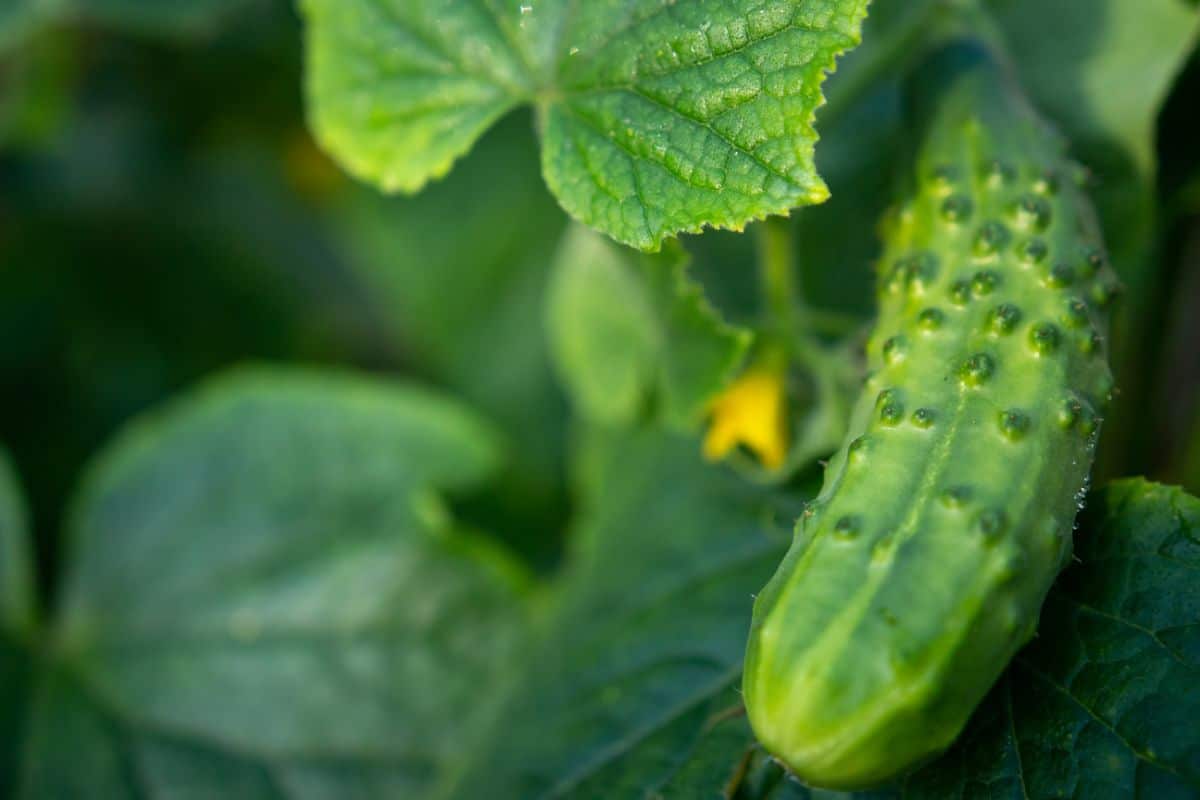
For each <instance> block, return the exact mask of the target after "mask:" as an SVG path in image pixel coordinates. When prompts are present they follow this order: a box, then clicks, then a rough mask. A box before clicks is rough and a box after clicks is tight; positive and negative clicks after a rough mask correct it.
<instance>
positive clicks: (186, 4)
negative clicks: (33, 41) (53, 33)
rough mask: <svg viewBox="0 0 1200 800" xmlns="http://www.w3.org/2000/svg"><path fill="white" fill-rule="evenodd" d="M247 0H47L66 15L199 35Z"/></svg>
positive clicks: (153, 30) (137, 28) (152, 30)
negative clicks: (55, 3)
mask: <svg viewBox="0 0 1200 800" xmlns="http://www.w3.org/2000/svg"><path fill="white" fill-rule="evenodd" d="M250 1H251V0H50V2H57V3H58V4H59V7H60V13H61V14H63V16H64V17H66V18H67V19H73V18H79V19H84V20H87V21H88V22H92V23H99V24H102V25H109V26H112V27H114V28H119V29H127V30H134V31H141V32H145V33H155V34H167V35H175V36H178V35H192V36H194V35H199V34H207V33H211V32H213V31H214V30H215V29H216V27H217V26H218V25H219V24H220V23H221V22H222V21H223V19H224V18H225V17H227V16H229V15H230V14H231V13H232V12H233V11H235V10H237V9H238V8H240V7H245V6H247V5H248V4H249V3H250Z"/></svg>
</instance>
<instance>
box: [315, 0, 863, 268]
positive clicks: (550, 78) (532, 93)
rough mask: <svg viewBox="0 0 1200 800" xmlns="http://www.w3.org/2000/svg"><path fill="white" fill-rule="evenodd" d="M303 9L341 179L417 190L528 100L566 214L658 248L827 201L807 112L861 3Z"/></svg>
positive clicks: (323, 125) (321, 113)
mask: <svg viewBox="0 0 1200 800" xmlns="http://www.w3.org/2000/svg"><path fill="white" fill-rule="evenodd" d="M302 7H303V9H304V11H305V13H306V16H307V18H308V23H309V38H308V42H309V65H310V69H309V78H308V86H309V97H310V102H311V104H312V118H313V123H314V127H315V129H316V131H317V134H318V138H319V139H321V141H322V142H323V143H324V144H325V145H326V147H328V148H329V150H330V151H331V152H332V153H334V154H335V155H336V156H337V157H338V159H339V160H340V161H342V162H343V163H344V164H345V165H346V167H347V168H348V169H349V170H350V171H351V172H352V173H354V174H355V175H357V176H358V177H360V178H363V179H365V180H369V181H372V182H375V183H377V184H379V185H380V186H381V187H383V188H384V189H385V190H388V191H397V190H398V191H405V192H415V191H417V190H419V189H420V188H421V187H422V186H424V185H425V183H426V182H427V181H429V180H430V179H431V178H437V177H440V176H442V175H444V174H445V173H446V172H448V171H449V170H450V168H451V166H452V165H453V163H454V161H455V160H457V159H458V158H460V157H461V156H462V155H463V154H465V153H466V152H467V151H468V150H469V149H470V148H471V146H472V145H473V144H474V142H475V140H476V139H477V138H479V136H480V135H481V134H482V133H483V131H485V130H486V129H487V128H488V127H489V126H490V125H491V124H492V123H493V122H495V121H496V120H497V119H499V118H500V117H501V116H503V115H504V114H505V113H506V112H508V111H510V110H512V109H513V108H515V107H517V106H518V105H522V104H525V103H532V104H535V105H536V106H537V108H538V112H539V121H540V124H541V127H542V129H543V131H544V142H543V145H544V146H543V151H542V165H543V172H544V174H545V176H546V181H547V183H548V184H549V186H550V187H551V189H552V190H553V192H554V194H555V195H556V196H557V197H558V199H559V201H560V202H561V203H562V204H563V207H564V208H566V209H567V211H569V212H570V213H571V214H572V215H573V216H575V217H577V218H578V219H580V220H581V221H583V222H585V223H587V224H588V225H591V226H593V227H596V228H598V229H599V230H601V231H603V232H605V233H607V234H609V235H611V236H613V237H614V238H616V239H617V240H618V241H621V242H623V243H626V244H630V245H634V246H637V247H641V248H643V249H658V246H659V245H660V243H661V242H662V240H663V239H664V238H665V237H667V236H671V235H673V234H675V233H678V232H681V231H692V232H696V231H699V230H701V229H702V228H704V227H705V226H709V225H711V226H714V227H722V228H733V229H740V228H742V226H744V225H745V224H746V223H747V222H748V221H750V220H752V219H758V218H762V217H765V216H767V215H768V214H783V213H787V212H788V211H789V210H790V209H791V208H792V207H794V206H797V205H804V204H809V203H815V202H820V201H821V200H823V199H825V197H826V196H827V191H826V189H825V186H824V184H823V183H822V182H821V180H820V178H819V177H817V174H816V171H815V169H814V167H813V163H812V157H813V147H814V145H815V143H816V132H815V131H814V130H813V127H812V117H813V112H814V110H815V109H816V107H817V106H818V105H819V104H820V102H821V92H820V85H821V81H822V79H823V77H824V74H825V73H826V72H828V71H832V69H833V66H834V61H835V58H836V56H837V55H839V54H840V53H842V52H844V51H845V50H848V49H850V48H852V47H854V45H855V44H857V43H858V38H859V32H858V28H859V23H860V21H861V19H862V17H863V15H864V13H865V10H866V0H782V1H781V2H777V3H774V4H772V5H769V6H764V5H762V4H760V3H756V2H751V0H739V1H738V2H732V3H731V2H718V1H717V0H688V1H687V2H681V3H671V4H669V5H667V6H663V5H662V4H661V3H660V2H657V0H637V2H634V3H632V4H631V3H628V2H624V0H622V1H621V2H617V0H605V2H591V3H587V4H572V3H567V2H562V0H543V1H542V2H530V3H526V4H516V3H513V4H508V5H502V4H500V3H496V2H494V0H486V1H485V2H484V3H482V4H479V3H467V2H462V1H461V0H460V1H459V2H451V3H441V4H437V3H426V2H415V3H414V2H394V1H392V0H386V1H385V2H383V3H380V2H375V1H374V0H306V1H305V2H304V3H303V6H302ZM664 9H665V10H664Z"/></svg>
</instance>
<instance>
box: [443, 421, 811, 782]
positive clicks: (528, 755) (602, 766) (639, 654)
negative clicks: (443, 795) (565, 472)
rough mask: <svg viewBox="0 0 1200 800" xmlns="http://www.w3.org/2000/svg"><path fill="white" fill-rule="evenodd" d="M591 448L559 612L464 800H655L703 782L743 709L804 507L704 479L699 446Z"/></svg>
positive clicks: (667, 439)
mask: <svg viewBox="0 0 1200 800" xmlns="http://www.w3.org/2000/svg"><path fill="white" fill-rule="evenodd" d="M591 435H592V436H593V437H594V438H598V439H599V441H598V442H591V443H589V444H588V446H587V447H586V450H587V452H586V453H585V454H584V457H583V458H582V461H581V467H582V471H581V473H580V476H579V477H580V479H581V481H580V484H579V485H580V489H581V493H582V500H581V502H582V517H581V518H580V520H579V524H578V527H577V529H576V530H575V531H574V534H575V537H574V540H573V541H574V545H575V550H574V552H573V560H572V561H571V563H570V564H569V565H568V568H567V571H566V573H565V575H564V576H563V580H562V585H561V589H562V591H561V594H560V595H559V596H558V597H557V601H558V603H557V606H556V608H555V614H554V616H553V619H552V620H551V622H550V624H549V625H548V626H547V629H546V630H545V631H544V632H543V638H542V640H541V642H540V644H539V645H537V646H536V647H535V648H533V649H532V650H531V651H530V652H529V653H528V657H527V660H526V662H525V668H524V670H523V671H522V672H521V673H520V675H519V682H518V684H517V685H516V686H515V688H514V691H513V692H512V694H511V695H510V696H509V697H508V699H507V701H506V702H505V703H504V704H503V705H502V706H501V707H500V708H499V710H498V712H497V713H496V714H495V715H494V717H493V719H492V724H491V726H490V735H488V736H486V737H485V738H484V740H483V741H482V742H481V743H480V744H478V745H477V746H473V747H471V748H469V750H468V751H467V752H468V753H469V754H470V759H469V764H467V765H466V767H465V770H464V774H462V775H460V776H458V779H457V780H455V781H454V782H453V787H454V791H453V792H451V793H452V794H454V795H455V796H458V797H464V798H465V797H488V798H497V799H498V800H502V799H503V798H509V797H512V798H521V800H532V799H533V798H539V797H563V796H571V797H606V798H619V797H646V796H648V795H652V794H653V793H654V792H655V791H656V790H662V789H664V787H666V786H669V785H670V784H671V782H672V781H675V780H678V781H681V782H682V781H685V780H688V781H693V780H694V775H692V770H693V767H690V766H688V764H687V762H688V759H689V755H690V754H691V753H692V752H693V748H694V747H695V746H696V744H697V741H698V740H699V739H700V738H701V736H702V733H703V731H704V729H705V724H706V721H707V720H709V719H710V718H712V717H713V716H714V715H719V714H721V713H722V712H725V711H726V710H727V709H728V708H729V706H730V705H731V700H732V696H733V693H732V692H731V689H732V687H734V686H735V685H736V683H737V680H738V676H739V673H740V670H741V660H742V650H743V648H744V646H745V639H746V634H747V631H748V629H749V610H750V605H751V602H752V594H753V592H755V591H757V590H758V589H759V588H760V587H761V586H762V584H763V583H764V582H765V581H766V579H767V577H768V576H769V574H770V572H771V570H772V569H773V568H774V567H775V565H776V564H777V563H778V561H779V558H780V557H781V554H782V553H783V551H784V549H785V548H786V545H787V539H788V531H789V530H790V527H791V521H792V520H793V519H794V518H795V515H796V513H797V512H798V510H799V509H798V506H799V503H798V501H796V500H794V499H792V498H789V497H787V496H785V495H781V494H772V493H769V492H767V491H765V490H763V489H761V488H759V487H756V486H754V485H751V484H747V483H746V482H744V481H742V480H740V479H738V478H737V477H736V476H735V475H734V474H733V473H731V472H730V471H728V470H726V469H724V468H722V467H713V466H710V465H705V464H704V463H703V462H701V461H700V458H699V455H698V452H699V447H698V445H697V443H696V442H695V441H694V440H692V439H687V438H677V437H673V436H669V435H667V434H664V433H655V432H652V431H641V432H636V433H629V434H619V435H617V434H602V433H598V432H595V431H593V432H592V434H591ZM740 756H741V753H740V752H737V753H735V754H733V755H732V756H731V758H730V760H729V761H728V762H727V763H710V764H705V765H702V766H703V769H704V770H705V771H706V772H707V771H708V770H711V772H712V774H716V773H719V772H723V773H725V774H731V773H732V770H733V768H734V767H735V766H736V762H737V760H738V759H739V758H740Z"/></svg>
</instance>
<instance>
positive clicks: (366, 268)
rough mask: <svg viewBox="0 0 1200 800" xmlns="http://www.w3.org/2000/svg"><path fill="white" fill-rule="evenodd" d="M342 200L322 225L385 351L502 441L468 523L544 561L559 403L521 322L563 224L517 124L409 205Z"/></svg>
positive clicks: (558, 500)
mask: <svg viewBox="0 0 1200 800" xmlns="http://www.w3.org/2000/svg"><path fill="white" fill-rule="evenodd" d="M480 184H485V185H488V186H490V187H493V188H492V190H490V191H489V192H487V193H483V192H480V191H478V187H479V186H480ZM343 195H344V196H341V197H338V198H336V205H335V206H334V207H333V214H332V216H333V218H334V224H333V227H334V228H335V231H336V234H337V238H338V243H339V245H340V250H341V252H344V253H346V254H347V255H348V257H347V261H348V264H349V267H350V268H351V270H352V271H353V273H354V276H355V277H357V278H358V280H359V281H360V282H361V284H362V287H361V289H362V291H361V292H359V294H361V295H362V296H363V298H364V299H365V300H366V301H367V302H368V303H369V304H370V309H371V312H372V313H371V316H373V317H378V318H379V319H380V320H381V321H382V322H383V323H384V325H383V327H384V329H385V330H384V333H385V334H389V335H387V336H384V337H381V338H382V339H383V340H384V342H385V344H386V345H387V346H388V347H390V348H394V349H395V350H397V351H399V353H400V354H401V356H402V358H403V361H404V364H405V367H406V369H408V370H409V371H412V372H416V373H418V374H421V375H423V376H427V377H428V378H429V379H430V380H434V381H437V382H438V383H440V384H442V385H445V386H447V387H449V388H450V389H451V390H453V392H454V393H455V394H456V395H458V396H461V397H463V398H464V399H466V400H467V401H469V402H470V403H471V404H472V406H474V407H476V408H478V409H480V410H481V411H483V412H484V413H486V414H487V415H488V417H489V418H491V419H493V420H495V421H496V422H497V423H498V424H499V425H500V426H501V427H502V428H503V429H504V432H505V433H506V434H507V436H506V438H507V439H508V441H509V443H510V445H511V446H510V447H509V448H508V449H507V453H506V455H507V457H508V463H507V468H506V469H505V470H504V474H503V478H502V480H501V481H500V482H499V483H498V484H497V485H496V487H495V491H494V492H491V493H489V494H490V495H493V496H494V497H495V498H496V502H495V503H494V504H493V505H492V506H491V507H488V508H486V509H480V513H479V514H477V515H476V517H477V518H480V519H485V520H486V521H487V524H488V525H489V526H503V530H502V531H497V530H494V529H493V527H489V530H492V531H493V532H496V533H498V534H499V533H503V535H504V536H505V537H506V539H507V540H509V541H512V542H513V543H514V544H516V545H518V546H519V547H520V549H521V551H522V552H523V553H528V554H530V555H531V557H533V558H534V559H535V560H539V561H543V562H544V561H546V560H547V557H546V555H545V554H546V552H547V551H548V550H552V549H553V546H554V545H555V543H556V542H557V541H558V536H557V533H558V530H559V525H560V520H559V516H560V514H561V513H562V512H563V509H564V507H565V505H566V499H565V489H564V486H563V478H562V475H563V472H564V468H563V461H564V452H565V439H566V417H567V404H566V402H565V398H564V397H563V395H562V391H561V389H560V388H559V386H558V384H557V381H556V380H555V376H554V372H553V369H552V367H551V363H550V361H551V360H550V354H549V348H548V342H547V339H546V337H545V335H544V332H543V331H542V329H541V326H539V325H537V324H531V320H537V319H538V317H539V316H540V315H541V313H542V307H543V304H544V295H545V292H546V284H547V282H548V278H549V275H550V263H551V261H552V260H553V256H554V252H555V248H556V246H557V245H558V241H559V238H560V236H561V232H562V230H563V227H564V223H565V222H566V218H565V215H564V214H563V213H562V212H561V211H560V210H559V208H558V206H557V205H556V204H555V203H554V200H553V198H551V197H550V195H549V193H548V192H547V191H546V187H545V184H544V183H543V182H542V180H541V178H540V177H539V176H538V174H537V147H536V143H535V142H534V137H533V130H532V128H531V126H530V124H529V119H528V117H527V116H526V115H524V114H518V115H514V116H513V117H510V118H508V119H506V120H504V121H503V122H502V123H501V124H500V125H498V126H496V127H495V128H494V129H493V130H491V131H489V132H488V134H487V135H485V136H484V138H483V140H482V141H480V143H479V145H478V146H477V147H476V148H475V150H474V151H473V152H472V153H471V154H470V156H468V158H467V160H466V162H465V163H464V165H463V169H461V170H458V171H456V172H455V173H454V174H453V175H451V176H450V177H449V178H448V179H447V180H445V181H443V182H441V183H438V184H436V185H434V186H430V187H429V188H428V189H427V190H426V191H425V192H422V193H421V194H420V195H419V196H418V197H384V196H382V195H380V194H379V193H377V192H375V191H371V190H369V189H363V188H359V187H355V188H354V190H353V191H349V192H345V193H343ZM500 361H502V368H495V364H497V363H499V362H500Z"/></svg>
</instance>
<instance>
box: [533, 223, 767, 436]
mask: <svg viewBox="0 0 1200 800" xmlns="http://www.w3.org/2000/svg"><path fill="white" fill-rule="evenodd" d="M547 329H548V332H549V336H550V341H551V346H552V348H553V351H554V355H555V360H556V362H557V366H558V370H559V373H560V374H561V375H562V378H563V382H564V384H565V385H566V387H567V389H568V391H569V392H570V393H571V395H572V399H573V400H574V401H575V405H576V407H577V408H578V410H579V411H580V412H581V413H583V414H584V415H585V416H588V417H590V418H592V419H595V420H598V421H600V422H604V423H629V422H631V421H633V420H634V419H635V418H637V416H638V415H639V413H641V412H643V411H644V410H645V408H646V406H647V404H648V401H649V398H650V397H651V396H652V395H653V396H656V398H657V399H658V401H659V402H660V404H661V412H662V414H663V416H664V417H665V418H666V419H667V420H668V421H670V422H672V423H674V424H677V425H681V426H686V425H692V424H695V423H696V422H698V421H699V419H700V418H701V417H702V416H703V414H704V413H705V411H706V410H707V408H708V405H709V401H710V400H711V399H712V398H713V397H714V396H715V395H716V394H717V393H718V392H719V391H720V390H721V389H722V388H724V386H725V385H726V384H727V383H728V382H729V380H730V379H731V378H732V377H733V375H734V373H735V371H736V370H737V369H738V367H739V366H740V364H741V362H742V360H743V358H744V356H745V354H746V350H747V348H748V347H749V344H750V338H751V337H750V332H749V331H746V330H743V329H739V328H734V327H731V326H730V325H727V324H726V323H725V322H724V321H723V320H721V318H720V317H719V316H718V315H717V313H716V311H714V310H713V309H712V307H711V306H710V305H709V304H708V301H707V300H706V299H705V297H704V295H703V292H702V291H701V289H700V287H699V285H697V284H696V283H694V282H693V281H692V280H691V279H690V278H689V277H688V275H687V259H686V257H685V255H684V253H683V251H682V248H678V247H673V248H669V249H668V250H667V251H666V252H664V253H662V254H660V255H655V256H646V255H640V254H638V253H636V252H633V251H629V250H627V249H625V248H622V247H620V246H618V245H614V244H613V243H612V242H610V241H608V240H607V239H605V238H603V237H601V236H598V235H597V234H595V233H592V232H591V231H589V230H588V229H586V228H584V227H582V226H574V227H572V228H571V229H570V230H569V231H568V233H567V235H566V238H565V239H564V241H563V244H562V247H561V248H560V250H559V254H558V257H557V259H556V266H555V273H554V281H553V283H552V285H551V290H550V293H549V295H548V298H547Z"/></svg>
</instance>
